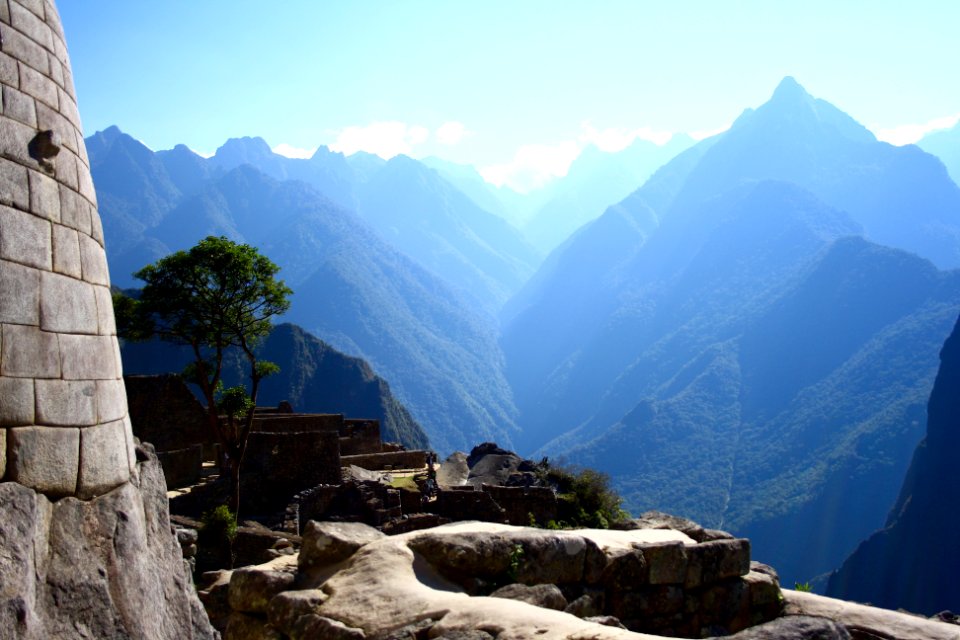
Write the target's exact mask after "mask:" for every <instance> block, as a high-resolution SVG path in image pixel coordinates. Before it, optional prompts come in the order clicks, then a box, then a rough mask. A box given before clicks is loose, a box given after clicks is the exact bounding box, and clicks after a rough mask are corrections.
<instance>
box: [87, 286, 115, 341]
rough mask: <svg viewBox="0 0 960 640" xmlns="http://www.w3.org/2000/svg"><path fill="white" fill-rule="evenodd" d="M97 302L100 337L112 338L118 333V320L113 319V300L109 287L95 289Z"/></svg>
mask: <svg viewBox="0 0 960 640" xmlns="http://www.w3.org/2000/svg"><path fill="white" fill-rule="evenodd" d="M93 290H94V294H95V296H96V300H97V327H98V329H97V330H98V331H99V333H100V335H103V336H112V335H114V334H116V333H117V324H116V320H115V319H114V317H113V299H112V298H111V297H110V289H108V288H107V287H94V289H93Z"/></svg>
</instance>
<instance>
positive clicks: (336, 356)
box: [121, 323, 430, 449]
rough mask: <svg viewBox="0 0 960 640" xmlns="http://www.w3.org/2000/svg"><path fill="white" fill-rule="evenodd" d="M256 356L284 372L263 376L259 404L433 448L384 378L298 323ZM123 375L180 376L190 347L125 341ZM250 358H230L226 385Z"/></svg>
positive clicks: (283, 327)
mask: <svg viewBox="0 0 960 640" xmlns="http://www.w3.org/2000/svg"><path fill="white" fill-rule="evenodd" d="M257 356H258V357H259V358H261V359H264V360H269V361H271V362H274V363H276V364H277V365H279V367H280V372H279V373H277V374H276V375H273V376H270V377H268V378H265V379H264V381H263V383H262V385H261V387H260V393H259V395H258V398H257V403H258V404H259V405H261V406H276V405H277V404H278V403H279V402H281V401H283V400H286V401H288V402H290V403H291V404H292V405H293V408H294V410H295V411H297V412H304V413H342V414H344V415H345V416H346V417H348V418H367V419H376V420H379V421H380V429H381V434H382V436H383V439H384V441H387V442H400V443H402V444H403V445H405V446H407V447H409V448H417V449H421V448H429V446H430V442H429V439H428V438H427V435H426V434H425V433H424V431H423V429H422V428H421V427H420V425H419V424H418V423H417V421H416V420H414V419H413V417H412V416H411V415H410V413H409V412H408V411H407V409H406V408H405V407H404V406H403V404H402V403H400V401H398V400H397V399H396V398H395V397H394V395H393V394H392V393H391V391H390V385H388V384H387V383H386V382H385V381H384V380H383V379H382V378H380V377H379V376H378V375H376V374H375V373H373V370H372V369H371V368H370V365H369V364H367V363H366V362H364V361H363V360H361V359H360V358H352V357H350V356H346V355H344V354H342V353H340V352H339V351H337V350H336V349H334V348H333V347H331V346H330V345H328V344H326V343H325V342H323V341H322V340H318V339H317V338H316V337H314V336H312V335H310V334H309V333H307V332H306V331H304V330H303V329H301V328H300V327H298V326H297V325H294V324H288V323H284V324H280V325H277V326H275V327H274V328H273V331H271V333H270V335H269V336H267V338H266V339H265V340H264V341H263V343H261V344H260V345H259V347H258V348H257ZM121 357H122V358H123V371H124V374H127V375H129V374H157V373H180V372H182V371H183V369H184V367H185V366H186V365H187V364H188V363H189V362H191V361H192V354H191V353H190V352H189V349H188V348H186V347H177V346H175V345H172V344H170V343H166V342H160V341H158V340H153V341H149V342H140V343H134V342H123V344H122V345H121ZM245 363H246V360H244V359H243V358H241V357H240V356H239V355H238V354H237V353H233V352H230V353H228V354H227V358H226V360H225V365H224V385H225V386H227V387H231V386H234V385H238V384H243V383H245V382H246V380H247V379H248V377H249V374H248V373H247V372H246V370H245V369H244V364H245Z"/></svg>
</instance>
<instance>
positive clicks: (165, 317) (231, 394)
mask: <svg viewBox="0 0 960 640" xmlns="http://www.w3.org/2000/svg"><path fill="white" fill-rule="evenodd" d="M278 271H279V267H277V265H275V264H274V263H273V262H271V261H270V260H269V259H267V258H266V257H265V256H262V255H260V253H259V252H258V251H257V249H256V248H254V247H251V246H249V245H245V244H236V243H234V242H232V241H230V240H228V239H227V238H225V237H219V238H218V237H214V236H209V237H207V238H205V239H204V240H201V241H200V242H199V243H198V244H197V245H196V246H194V247H193V248H192V249H190V250H189V251H177V252H176V253H173V254H171V255H169V256H167V257H165V258H161V259H160V260H158V261H157V263H156V264H150V265H147V266H146V267H144V268H143V269H140V271H138V272H137V273H135V274H134V275H135V276H136V277H137V278H139V279H140V280H143V281H144V282H145V283H146V284H145V285H144V287H143V290H142V292H141V294H140V299H139V300H133V299H131V298H125V297H123V296H122V294H119V295H118V296H116V297H115V300H114V307H115V309H117V316H118V318H119V321H118V330H119V332H120V335H121V337H124V338H127V339H132V340H144V339H147V338H150V337H154V336H156V337H158V338H160V339H162V340H167V341H169V342H173V343H175V344H179V345H186V346H187V347H189V348H190V350H191V351H192V353H193V362H191V363H190V365H189V366H188V367H187V369H186V371H185V372H184V375H185V377H186V378H187V380H188V381H189V382H192V383H194V384H196V385H197V386H199V387H200V390H201V392H202V393H203V396H204V398H205V399H206V401H207V418H208V421H209V423H210V426H211V427H212V429H213V430H214V432H215V433H216V434H217V437H218V439H219V440H220V444H221V447H222V452H223V453H222V456H223V457H222V459H221V461H220V466H221V472H222V473H223V474H224V475H226V476H227V477H229V478H230V490H231V492H230V504H229V509H230V512H232V515H233V516H234V517H236V514H237V513H238V512H239V510H240V466H241V464H242V462H243V456H244V453H245V451H246V448H247V440H248V438H249V435H250V430H251V428H252V426H253V415H254V407H255V406H256V403H257V392H258V390H259V388H260V382H261V380H263V379H264V378H266V377H267V376H269V375H272V374H274V373H276V372H277V371H279V367H277V366H276V365H275V364H273V363H271V362H266V361H263V360H259V359H258V358H257V355H256V352H255V347H256V345H257V343H258V342H259V341H260V340H261V339H263V338H264V337H266V336H267V334H269V333H270V329H271V319H272V318H273V317H274V316H277V315H280V314H282V313H283V312H285V311H286V310H287V309H288V308H289V307H290V302H289V300H288V297H289V296H290V294H291V293H292V292H291V290H290V289H289V288H288V287H287V286H286V285H285V284H284V283H283V281H282V280H277V279H276V278H275V276H276V274H277V272H278ZM230 348H234V349H238V350H239V351H240V352H242V354H243V357H244V358H245V359H246V365H247V367H248V370H247V374H248V376H249V379H250V388H249V391H248V389H247V387H246V386H245V385H238V386H235V387H230V388H229V389H224V388H223V366H224V356H225V353H226V351H227V350H228V349H230Z"/></svg>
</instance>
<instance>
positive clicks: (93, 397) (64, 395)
mask: <svg viewBox="0 0 960 640" xmlns="http://www.w3.org/2000/svg"><path fill="white" fill-rule="evenodd" d="M35 391H36V399H37V409H36V411H37V424H44V425H54V426H65V427H69V426H92V425H95V424H97V385H96V383H95V382H93V381H86V380H37V381H36V388H35Z"/></svg>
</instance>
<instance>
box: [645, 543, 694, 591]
mask: <svg viewBox="0 0 960 640" xmlns="http://www.w3.org/2000/svg"><path fill="white" fill-rule="evenodd" d="M641 553H643V558H644V560H645V562H646V565H647V567H648V570H649V581H650V584H683V583H684V581H685V580H686V578H687V551H686V547H685V545H684V544H683V543H682V542H660V543H655V544H648V545H644V546H643V547H641Z"/></svg>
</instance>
